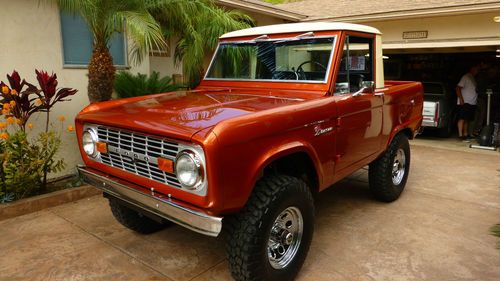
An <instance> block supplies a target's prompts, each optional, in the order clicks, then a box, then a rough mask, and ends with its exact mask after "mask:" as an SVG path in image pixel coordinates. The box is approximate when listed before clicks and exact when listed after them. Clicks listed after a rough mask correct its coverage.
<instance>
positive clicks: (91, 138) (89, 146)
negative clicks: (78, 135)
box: [82, 129, 97, 157]
mask: <svg viewBox="0 0 500 281" xmlns="http://www.w3.org/2000/svg"><path fill="white" fill-rule="evenodd" d="M96 142H97V134H96V133H95V132H94V130H92V129H87V130H85V132H83V136H82V145H83V150H84V151H85V153H87V155H88V156H90V157H96V156H97V149H96Z"/></svg>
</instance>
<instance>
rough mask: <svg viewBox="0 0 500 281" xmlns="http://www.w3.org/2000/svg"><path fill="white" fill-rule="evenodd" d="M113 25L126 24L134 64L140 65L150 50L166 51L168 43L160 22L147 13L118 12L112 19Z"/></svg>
mask: <svg viewBox="0 0 500 281" xmlns="http://www.w3.org/2000/svg"><path fill="white" fill-rule="evenodd" d="M111 22H112V25H113V26H117V24H118V23H120V22H123V23H124V24H125V30H126V33H127V35H128V36H129V38H130V39H131V41H132V42H131V48H130V55H131V59H132V61H133V62H134V63H140V62H141V61H142V60H143V58H144V56H145V55H146V54H147V53H148V51H149V50H151V49H153V48H154V47H156V48H157V49H160V50H161V49H166V48H167V43H166V41H165V39H164V37H163V33H162V30H161V28H160V25H159V24H158V22H157V21H156V20H155V19H154V18H153V16H151V14H149V13H148V12H146V11H143V12H141V11H122V12H117V13H116V14H115V15H114V16H113V17H112V19H111Z"/></svg>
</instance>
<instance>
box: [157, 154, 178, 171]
mask: <svg viewBox="0 0 500 281" xmlns="http://www.w3.org/2000/svg"><path fill="white" fill-rule="evenodd" d="M158 168H159V169H160V170H162V171H164V172H167V173H171V174H173V173H174V161H172V160H169V159H165V158H161V157H158Z"/></svg>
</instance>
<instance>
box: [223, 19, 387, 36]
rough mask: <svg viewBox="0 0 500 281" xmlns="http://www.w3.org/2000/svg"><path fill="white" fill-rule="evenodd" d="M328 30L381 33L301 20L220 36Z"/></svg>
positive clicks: (337, 24) (339, 24)
mask: <svg viewBox="0 0 500 281" xmlns="http://www.w3.org/2000/svg"><path fill="white" fill-rule="evenodd" d="M328 30H351V31H359V32H366V33H374V34H381V33H380V31H379V30H378V29H376V28H373V27H370V26H366V25H361V24H354V23H342V22H301V23H285V24H275V25H264V26H258V27H253V28H247V29H242V30H237V31H233V32H229V33H226V34H223V35H222V36H221V37H220V38H221V39H224V38H234V37H243V36H253V35H264V34H266V35H269V34H278V33H292V32H309V31H328Z"/></svg>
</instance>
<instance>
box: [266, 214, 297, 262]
mask: <svg viewBox="0 0 500 281" xmlns="http://www.w3.org/2000/svg"><path fill="white" fill-rule="evenodd" d="M303 230H304V221H303V218H302V213H301V212H300V210H299V209H298V208H296V207H288V208H286V209H285V210H284V211H283V212H281V213H280V214H279V215H278V217H277V218H276V219H275V220H274V224H273V226H272V228H271V233H270V235H269V241H268V242H267V256H268V258H269V263H270V264H271V266H272V267H273V268H275V269H282V268H285V267H286V266H287V265H288V264H290V262H291V261H292V260H293V259H294V257H295V255H296V254H297V251H298V250H299V247H300V242H301V240H302V234H303Z"/></svg>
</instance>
